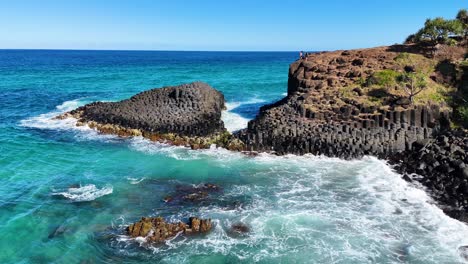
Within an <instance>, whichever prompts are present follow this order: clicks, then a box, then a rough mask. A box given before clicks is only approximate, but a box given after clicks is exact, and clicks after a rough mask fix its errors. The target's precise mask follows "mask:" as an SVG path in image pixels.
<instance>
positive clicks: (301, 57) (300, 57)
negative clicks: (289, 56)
mask: <svg viewBox="0 0 468 264" xmlns="http://www.w3.org/2000/svg"><path fill="white" fill-rule="evenodd" d="M303 54H304V53H303V52H302V51H300V52H299V59H300V60H302V59H303Z"/></svg>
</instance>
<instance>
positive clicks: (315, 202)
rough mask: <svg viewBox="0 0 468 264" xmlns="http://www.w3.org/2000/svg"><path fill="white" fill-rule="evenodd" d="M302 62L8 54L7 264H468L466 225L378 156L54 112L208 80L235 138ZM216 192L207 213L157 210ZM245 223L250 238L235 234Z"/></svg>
mask: <svg viewBox="0 0 468 264" xmlns="http://www.w3.org/2000/svg"><path fill="white" fill-rule="evenodd" d="M296 57H297V54H296V53H280V52H272V53H271V52H163V51H48V50H3V51H0V181H1V184H0V263H157V262H160V263H346V264H348V263H460V262H462V259H461V258H460V257H459V252H458V251H457V248H458V247H459V246H461V245H467V244H468V227H467V226H466V225H464V224H462V223H460V222H458V221H456V220H453V219H451V218H449V217H447V216H445V215H444V214H443V213H442V211H441V210H440V209H438V208H437V207H436V206H435V205H434V202H433V201H432V200H431V199H430V198H429V196H428V195H427V194H426V193H425V192H424V190H423V189H422V187H420V186H413V185H410V184H408V183H406V182H405V181H404V180H402V179H401V176H400V175H398V174H396V173H394V172H393V171H392V170H391V168H390V167H388V166H387V165H386V163H385V162H383V161H381V160H378V159H376V158H373V157H366V158H363V159H361V160H354V161H343V160H339V159H332V158H325V157H317V156H310V155H306V156H293V155H288V156H283V157H277V156H272V155H269V154H260V155H258V156H255V157H249V156H246V155H243V154H240V153H235V152H229V151H227V150H224V149H218V148H215V147H213V148H211V149H209V150H198V151H194V150H189V149H186V148H182V147H173V146H167V145H164V144H159V143H153V142H149V141H147V140H145V139H143V138H127V139H122V138H118V137H115V136H109V135H100V134H98V133H97V132H96V131H93V130H91V129H89V128H86V127H80V128H77V127H75V125H74V122H75V121H74V120H54V119H52V118H53V117H54V116H56V115H57V114H59V113H62V112H65V111H68V110H71V109H74V108H76V107H78V106H80V105H84V104H86V103H90V102H93V101H98V100H100V101H116V100H121V99H124V98H128V97H130V96H132V95H134V94H135V93H138V92H141V91H144V90H147V89H150V88H155V87H162V86H167V85H177V84H181V83H186V82H192V81H204V82H207V83H208V84H210V85H211V86H213V87H215V88H216V89H218V90H220V91H222V92H223V93H224V95H225V98H226V100H227V108H228V109H227V111H225V112H224V113H223V119H224V121H225V124H226V127H227V128H228V129H229V130H231V131H234V130H237V129H240V128H243V127H245V126H246V124H247V121H248V120H249V119H252V118H253V117H255V115H256V113H257V111H258V109H259V107H260V106H261V105H263V104H266V103H271V102H274V101H275V100H278V99H280V98H282V97H283V96H284V95H285V93H286V90H287V75H288V67H289V64H290V63H291V62H293V61H294V60H295V59H296ZM204 183H212V184H217V185H219V186H220V187H221V191H219V192H215V193H210V195H209V197H208V199H207V200H206V201H203V202H199V203H189V202H187V203H177V204H170V203H165V202H164V201H163V199H164V197H166V196H167V195H173V194H174V193H176V192H177V190H178V188H179V189H180V188H181V186H182V188H185V187H188V186H197V185H200V184H204ZM142 216H163V217H165V218H166V219H167V220H168V221H179V220H182V221H185V220H187V218H188V217H189V216H199V217H203V218H211V219H213V222H214V229H213V230H212V231H211V232H210V233H209V234H207V235H204V236H195V237H184V236H178V237H176V238H174V239H173V240H170V241H167V242H166V243H163V244H158V245H154V244H147V243H145V241H144V239H131V238H129V237H127V236H125V232H124V229H125V227H126V226H127V225H128V224H129V223H132V222H134V221H137V220H139V219H140V218H141V217H142ZM238 223H242V224H244V225H246V226H248V227H249V229H250V232H249V233H247V234H244V235H235V234H233V233H232V232H231V230H230V228H231V226H232V225H233V224H238Z"/></svg>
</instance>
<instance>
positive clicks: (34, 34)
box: [0, 0, 468, 51]
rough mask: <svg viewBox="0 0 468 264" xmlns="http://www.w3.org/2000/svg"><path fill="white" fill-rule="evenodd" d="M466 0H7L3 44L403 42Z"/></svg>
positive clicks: (0, 8)
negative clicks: (431, 19)
mask: <svg viewBox="0 0 468 264" xmlns="http://www.w3.org/2000/svg"><path fill="white" fill-rule="evenodd" d="M461 8H468V1H467V0H391V1H384V0H382V1H380V0H372V1H371V0H348V1H345V0H342V1H339V0H323V1H314V0H303V1H299V0H283V1H279V0H278V1H277V0H268V1H267V0H229V1H222V0H218V1H215V0H165V1H162V0H153V1H150V0H148V1H147V0H140V1H139V0H134V1H131V0H128V1H124V0H112V1H111V0H109V1H105V0H79V1H68V0H55V1H53V0H30V1H26V0H0V25H1V26H0V48H17V49H23V48H28V49H30V48H34V49H125V50H129V49H131V50H133V49H137V50H239V51H241V50H265V51H269V50H275V51H282V50H290V51H292V50H294V51H296V50H311V51H312V50H333V49H350V48H360V47H372V46H378V45H389V44H393V43H397V42H402V41H403V40H404V39H405V37H406V36H407V35H409V34H410V33H414V32H415V31H416V30H418V29H419V28H420V27H421V26H422V24H423V23H424V20H425V19H426V18H428V17H436V16H443V17H447V18H453V17H454V16H455V15H456V13H457V11H458V10H459V9H461Z"/></svg>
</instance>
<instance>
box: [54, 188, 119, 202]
mask: <svg viewBox="0 0 468 264" xmlns="http://www.w3.org/2000/svg"><path fill="white" fill-rule="evenodd" d="M112 192H113V188H112V185H106V186H104V187H103V188H101V189H99V188H97V187H96V185H94V184H88V185H85V186H80V187H78V188H68V190H67V191H66V192H55V193H52V195H61V196H63V197H65V198H67V199H70V200H72V201H74V202H89V201H93V200H95V199H97V198H99V197H102V196H104V195H108V194H111V193H112Z"/></svg>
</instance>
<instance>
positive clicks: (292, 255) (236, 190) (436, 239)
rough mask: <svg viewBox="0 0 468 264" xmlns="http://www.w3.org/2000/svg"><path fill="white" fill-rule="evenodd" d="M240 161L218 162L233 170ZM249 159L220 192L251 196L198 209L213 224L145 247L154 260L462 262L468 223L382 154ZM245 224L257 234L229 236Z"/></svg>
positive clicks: (182, 214)
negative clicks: (241, 178) (205, 255)
mask: <svg viewBox="0 0 468 264" xmlns="http://www.w3.org/2000/svg"><path fill="white" fill-rule="evenodd" d="M211 151H212V152H213V151H215V150H211ZM207 155H211V154H207ZM213 157H215V156H213ZM213 157H211V158H213ZM237 158H238V157H237V156H235V155H231V156H226V157H224V158H220V160H219V162H220V163H225V164H227V166H229V167H232V166H236V164H237V162H236V160H237ZM212 162H217V161H216V159H213V160H212ZM243 164H244V166H246V167H247V166H250V165H252V164H255V165H256V167H255V168H256V169H255V172H251V173H250V174H249V175H248V176H246V177H248V181H249V182H248V183H246V184H245V185H244V184H237V185H234V186H232V188H227V189H225V191H224V193H223V197H224V199H227V200H229V201H231V200H235V199H238V198H239V197H251V199H250V200H248V201H246V202H245V203H244V204H243V205H242V206H239V207H233V208H225V207H223V206H216V205H215V206H213V205H210V206H201V207H199V209H198V213H197V215H198V216H200V217H209V218H212V219H215V220H214V224H215V228H214V230H213V231H212V232H211V233H210V234H208V235H207V236H206V237H204V238H202V239H192V238H191V239H184V240H173V241H171V242H170V244H171V246H170V247H160V246H154V247H152V246H151V245H149V247H150V248H151V249H152V250H153V252H154V253H157V256H158V258H159V257H162V258H163V260H165V261H166V262H170V263H173V262H178V263H185V262H189V259H190V255H191V254H197V252H213V253H217V254H221V255H228V256H230V257H234V259H237V260H243V261H246V262H301V263H304V262H309V261H311V260H313V262H316V263H350V262H353V263H376V262H382V263H398V262H415V263H454V262H457V261H458V260H459V261H461V259H460V258H459V256H458V254H459V252H458V251H457V249H458V247H459V246H461V245H466V244H468V228H467V226H466V225H464V224H463V223H461V222H459V221H457V220H454V219H451V218H449V217H448V216H446V215H445V214H444V213H443V212H442V211H441V210H440V209H438V208H437V207H436V206H435V205H434V204H433V202H432V200H431V199H430V197H429V196H428V195H427V194H426V193H425V192H424V191H423V190H421V189H418V188H416V187H414V186H412V185H411V184H409V183H407V182H406V181H404V180H403V179H402V178H401V177H400V175H398V174H396V173H394V172H393V171H392V170H391V169H390V168H389V167H388V166H387V164H386V163H385V162H382V161H380V160H378V159H375V158H371V157H366V158H364V159H362V160H354V161H344V160H339V159H330V158H325V157H314V156H311V155H306V156H301V157H298V156H293V155H287V156H282V157H277V156H273V155H268V154H260V155H259V156H257V157H253V158H246V159H245V160H243ZM249 164H250V165H249ZM231 169H232V168H231ZM266 179H267V182H265V180H266ZM256 182H258V183H256ZM236 197H237V198H236ZM186 217H187V215H186V212H183V211H182V212H180V213H179V214H176V215H174V216H173V218H174V220H177V219H183V218H186ZM239 222H242V223H245V224H247V225H248V226H250V227H251V232H249V233H248V234H246V235H245V236H241V237H239V236H235V235H232V234H231V233H230V231H229V228H230V226H231V225H232V224H234V223H239ZM145 246H148V245H145ZM180 249H183V252H184V254H180V253H176V252H178V251H177V250H180ZM429 252H430V253H429Z"/></svg>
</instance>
